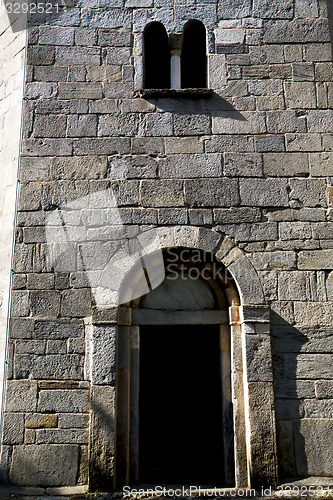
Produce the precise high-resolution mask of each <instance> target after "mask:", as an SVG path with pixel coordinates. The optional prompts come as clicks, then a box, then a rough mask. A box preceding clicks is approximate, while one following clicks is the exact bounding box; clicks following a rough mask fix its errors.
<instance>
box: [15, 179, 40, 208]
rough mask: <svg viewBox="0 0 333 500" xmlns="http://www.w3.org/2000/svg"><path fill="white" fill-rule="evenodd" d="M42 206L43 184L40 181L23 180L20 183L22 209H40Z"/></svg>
mask: <svg viewBox="0 0 333 500" xmlns="http://www.w3.org/2000/svg"><path fill="white" fill-rule="evenodd" d="M40 206H41V185H40V183H38V182H23V183H21V184H20V195H19V206H18V210H20V211H26V210H27V211H31V210H39V209H40Z"/></svg>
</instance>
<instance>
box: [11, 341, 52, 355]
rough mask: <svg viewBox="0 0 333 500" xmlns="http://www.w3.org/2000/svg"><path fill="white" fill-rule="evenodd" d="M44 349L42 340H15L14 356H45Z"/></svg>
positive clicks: (44, 344)
mask: <svg viewBox="0 0 333 500" xmlns="http://www.w3.org/2000/svg"><path fill="white" fill-rule="evenodd" d="M45 347H46V342H45V341H43V340H17V341H16V342H15V354H45Z"/></svg>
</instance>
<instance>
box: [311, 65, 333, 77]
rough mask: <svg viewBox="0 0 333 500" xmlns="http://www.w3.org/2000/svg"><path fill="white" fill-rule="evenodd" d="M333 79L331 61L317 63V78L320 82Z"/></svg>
mask: <svg viewBox="0 0 333 500" xmlns="http://www.w3.org/2000/svg"><path fill="white" fill-rule="evenodd" d="M332 79H333V67H332V63H331V62H318V63H315V80H316V81H319V82H331V81H332Z"/></svg>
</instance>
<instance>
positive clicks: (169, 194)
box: [140, 180, 184, 207]
mask: <svg viewBox="0 0 333 500" xmlns="http://www.w3.org/2000/svg"><path fill="white" fill-rule="evenodd" d="M140 200H141V203H142V206H144V207H174V206H177V205H178V206H183V205H184V194H183V182H181V181H171V180H163V181H148V180H147V181H142V182H141V188H140Z"/></svg>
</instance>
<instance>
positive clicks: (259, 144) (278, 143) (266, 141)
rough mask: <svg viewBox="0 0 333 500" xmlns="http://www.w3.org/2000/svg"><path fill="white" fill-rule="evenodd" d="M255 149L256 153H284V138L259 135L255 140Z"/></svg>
mask: <svg viewBox="0 0 333 500" xmlns="http://www.w3.org/2000/svg"><path fill="white" fill-rule="evenodd" d="M255 149H256V151H257V153H267V152H283V151H285V145H284V136H282V135H263V136H260V135H259V136H257V137H256V138H255Z"/></svg>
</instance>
